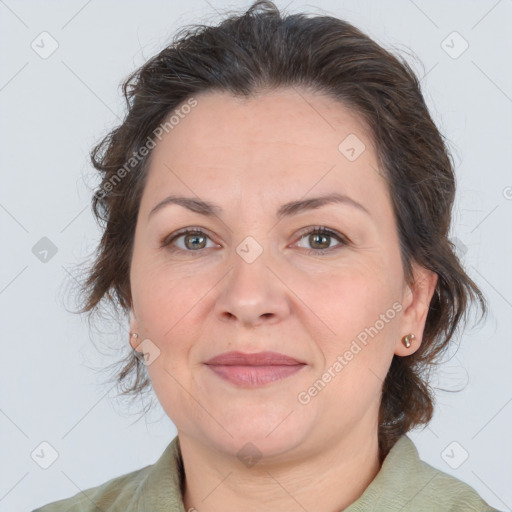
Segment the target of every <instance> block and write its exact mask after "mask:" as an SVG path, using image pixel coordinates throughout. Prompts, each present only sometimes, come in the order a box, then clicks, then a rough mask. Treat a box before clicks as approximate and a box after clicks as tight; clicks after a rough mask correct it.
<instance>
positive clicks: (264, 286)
mask: <svg viewBox="0 0 512 512" xmlns="http://www.w3.org/2000/svg"><path fill="white" fill-rule="evenodd" d="M195 99H196V100H197V105H196V106H194V107H193V108H191V109H190V112H189V113H188V114H186V115H184V116H183V118H182V119H181V120H180V122H179V124H177V125H175V126H174V128H173V129H172V130H170V131H169V132H168V133H167V134H165V135H164V137H163V138H162V139H161V140H160V141H159V142H158V143H157V145H156V147H155V148H154V150H153V153H152V157H151V164H150V168H149V171H148V179H147V185H146V187H145V190H144V194H143V197H142V201H141V205H140V210H139V215H138V220H137V226H136V233H135V243H134V252H133V259H132V263H131V269H130V281H131V290H132V297H133V308H132V311H131V331H132V332H138V333H139V336H140V337H139V340H146V341H144V342H143V344H142V345H140V346H138V347H137V348H138V350H141V349H142V350H144V351H145V352H148V353H149V355H148V356H147V357H148V359H147V364H148V372H149V375H150V378H151V381H152V385H153V388H154V390H155V393H156V395H157V397H158V399H159V401H160V403H161V404H162V406H163V408H164V410H165V411H166V413H167V414H168V416H169V417H170V419H171V420H172V421H173V422H174V424H175V425H176V427H177V429H178V432H179V433H180V436H188V437H189V438H193V439H194V440H195V441H196V442H200V443H202V444H203V445H207V446H213V447H214V448H216V449H217V450H220V451H222V452H224V453H229V454H233V455H234V454H237V453H238V452H239V450H241V449H242V453H243V450H249V451H250V450H255V451H256V452H257V453H259V452H261V453H262V454H263V455H268V456H272V455H274V456H279V455H280V454H283V453H285V452H287V454H286V456H287V457H288V458H291V457H293V456H295V455H298V454H304V453H308V452H309V453H310V454H311V453H315V452H318V450H320V449H322V447H325V449H328V447H329V446H332V444H333V442H343V441H346V442H347V445H349V446H353V447H354V448H355V447H357V440H363V439H368V436H374V437H373V439H376V435H377V425H378V409H379V402H380V394H381V388H382V383H383V379H384V377H385V375H386V373H387V371H388V368H389V365H390V363H391V360H392V357H393V354H397V355H399V356H406V355H409V354H411V353H413V352H414V350H415V349H417V348H418V345H419V343H420V342H421V334H422V331H423V327H424V322H425V318H426V313H427V310H428V303H429V301H430V298H431V295H432V293H433V291H434V286H435V278H436V276H435V274H431V273H427V271H426V270H425V269H422V268H418V267H414V268H415V271H416V275H417V278H418V282H419V283H420V284H419V286H418V289H417V290H416V291H414V292H413V290H412V289H411V288H409V287H408V286H407V285H406V283H405V282H404V273H403V268H402V264H401V259H400V252H399V240H398V235H397V228H396V224H395V220H394V216H393V211H392V204H391V199H390V196H389V193H388V188H387V185H386V182H385V181H384V179H383V177H382V175H381V173H380V172H379V171H378V164H377V159H376V154H375V151H374V149H373V147H372V144H371V141H370V138H369V136H368V135H367V133H366V132H365V131H364V128H363V125H362V124H360V122H359V121H358V119H357V117H356V116H355V115H353V114H351V113H350V111H349V110H348V109H346V108H345V107H344V106H343V105H342V104H340V103H338V102H336V101H335V100H333V99H330V98H328V97H326V96H322V95H313V94H312V93H310V92H306V91H301V92H299V90H297V89H292V88H290V89H281V90H279V91H274V92H271V93H265V94H262V95H260V96H258V97H256V98H252V99H249V100H247V99H240V98H235V97H233V96H231V95H229V94H227V93H206V94H202V95H199V96H196V97H195ZM333 194H337V195H338V198H341V200H339V201H325V202H324V203H321V202H320V201H317V200H315V198H320V197H325V196H332V195H333ZM171 195H172V196H182V197H185V198H188V199H189V200H194V201H196V203H195V207H194V205H192V206H191V208H193V209H194V211H193V210H192V209H191V208H187V207H186V206H185V205H184V204H185V203H181V204H177V203H175V202H168V203H167V204H166V205H165V206H162V207H160V208H158V209H157V210H155V211H154V212H153V213H151V212H152V210H153V209H154V208H155V206H156V205H158V204H159V203H160V202H162V201H164V200H165V199H166V198H168V197H169V196H171ZM201 202H206V203H208V205H209V206H210V207H211V208H213V209H214V210H213V213H208V212H209V210H210V209H209V208H206V206H204V205H203V206H200V203H201ZM295 203H297V204H295ZM287 204H291V206H287V207H284V205H287ZM185 228H186V229H188V230H190V231H192V234H189V235H187V234H180V235H178V236H175V234H176V233H177V232H178V231H180V230H183V229H185ZM317 228H325V229H326V230H328V231H327V233H325V232H324V233H315V229H317ZM197 231H199V233H197ZM194 232H195V233H194ZM165 241H166V242H168V245H163V243H164V242H165ZM409 332H413V333H414V334H415V335H416V339H415V340H414V341H413V345H412V347H411V348H410V349H406V348H405V347H404V346H403V345H402V343H401V341H400V340H401V338H402V337H403V336H404V335H406V334H408V333H409ZM132 346H133V347H135V343H134V342H133V341H132ZM232 351H237V352H242V353H246V354H254V353H259V352H267V351H271V352H275V353H279V354H283V355H285V356H288V357H289V358H292V359H294V360H296V361H298V362H299V363H301V364H295V365H294V366H285V365H282V364H277V363H279V361H277V360H272V359H271V360H268V361H266V363H267V364H266V365H264V366H263V367H262V366H260V367H259V368H258V367H255V366H250V365H251V364H255V363H254V361H252V362H249V363H248V364H249V366H245V367H243V366H244V365H242V367H241V366H240V361H237V360H232V361H231V363H233V362H238V363H239V364H238V365H236V366H235V367H233V366H231V367H229V366H228V364H227V362H226V361H221V363H224V364H220V365H217V366H215V365H211V364H205V363H206V362H207V361H209V360H210V359H211V358H213V357H215V356H218V355H220V354H224V353H227V352H232ZM288 362H290V361H288ZM292 362H293V361H292ZM246 364H247V362H246ZM271 379H276V380H271ZM248 442H250V443H252V445H247V446H246V447H245V448H243V447H244V446H245V445H246V443H248ZM253 445H254V446H253ZM248 446H250V447H251V448H248ZM254 447H256V448H254Z"/></svg>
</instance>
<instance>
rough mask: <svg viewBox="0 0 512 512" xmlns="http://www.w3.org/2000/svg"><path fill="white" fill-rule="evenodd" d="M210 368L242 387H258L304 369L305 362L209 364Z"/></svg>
mask: <svg viewBox="0 0 512 512" xmlns="http://www.w3.org/2000/svg"><path fill="white" fill-rule="evenodd" d="M207 366H208V368H210V370H212V371H213V372H214V373H216V374H217V375H218V376H219V377H221V378H222V379H224V380H227V381H229V382H231V383H232V384H236V385H237V386H241V387H248V388H252V387H258V386H264V385H265V384H269V383H270V382H276V381H279V380H282V379H285V378H286V377H289V376H290V375H293V374H294V373H297V372H298V371H299V370H300V369H302V368H303V367H304V366H305V365H304V364H294V365H275V366H274V365H272V366H231V365H229V366H227V365H225V366H223V365H207Z"/></svg>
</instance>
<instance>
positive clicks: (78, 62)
mask: <svg viewBox="0 0 512 512" xmlns="http://www.w3.org/2000/svg"><path fill="white" fill-rule="evenodd" d="M277 4H278V5H279V6H280V7H281V8H282V7H285V6H286V5H288V4H289V7H288V10H289V11H290V12H297V11H303V10H304V11H308V12H313V13H315V12H322V11H323V12H327V13H329V14H332V15H335V16H338V17H341V18H345V19H347V20H348V21H350V22H352V23H354V24H355V25H356V26H358V27H359V28H361V29H362V30H363V31H365V32H367V33H368V34H369V35H370V36H372V37H374V38H375V39H376V40H377V41H378V42H380V43H381V44H383V45H384V46H386V47H387V48H390V47H391V46H394V47H396V48H398V49H400V48H402V49H404V50H407V51H408V49H410V50H412V51H413V52H414V53H415V54H416V55H417V56H418V57H419V59H420V60H421V62H423V65H424V69H423V68H422V67H421V66H420V65H419V64H418V62H416V61H414V60H413V59H412V58H411V59H409V61H410V62H411V64H412V65H413V67H414V69H416V71H417V72H418V74H419V75H420V76H423V80H422V84H423V87H424V94H425V97H426V100H427V102H428V104H429V107H430V108H431V111H432V113H433V116H434V118H435V120H436V122H437V124H438V126H439V128H440V129H441V131H442V133H443V134H444V135H446V136H447V137H448V139H449V140H450V141H451V143H452V147H453V150H454V157H455V160H456V163H457V167H456V172H457V179H458V197H457V204H456V208H455V211H454V231H453V234H452V236H453V238H454V239H455V238H456V239H458V240H459V242H457V244H458V247H459V251H460V254H461V255H463V261H464V264H465V266H466V268H467V270H468V272H469V274H470V275H471V277H472V278H473V279H474V280H475V281H476V282H477V284H479V285H480V286H481V288H482V289H483V291H484V293H485V294H486V296H487V297H488V299H489V305H490V309H491V312H490V315H489V317H488V319H487V321H486V322H485V323H483V324H482V325H481V326H480V327H478V328H473V329H471V330H469V331H468V332H466V334H465V335H464V336H463V339H462V343H461V348H460V349H459V351H458V352H457V353H456V354H455V355H454V356H453V357H452V358H451V359H450V360H449V361H448V362H447V363H446V365H445V366H444V367H443V368H442V370H441V371H440V373H439V376H438V377H437V379H436V383H437V384H438V385H439V386H440V387H443V388H446V389H462V388H464V389H463V391H461V392H460V393H448V392H438V393H437V409H436V414H435V417H434V419H433V421H432V422H431V424H430V425H429V426H428V428H426V429H424V430H422V431H415V432H412V433H411V434H410V437H411V438H412V439H413V440H414V441H415V443H416V446H417V447H418V449H419V452H420V455H421V457H422V458H423V459H424V460H425V461H427V462H429V463H430V464H432V465H433V466H435V467H437V468H439V469H441V470H443V471H446V472H448V473H450V474H453V475H455V476H456V477H458V478H460V479H462V480H464V481H466V482H468V483H469V484H470V485H471V486H473V487H474V488H475V489H477V491H478V492H479V493H480V494H481V495H482V496H483V497H484V499H486V500H487V501H488V502H489V503H490V504H491V505H493V506H495V507H496V508H498V509H500V510H511V507H512V486H511V485H510V482H511V477H512V440H511V436H510V426H511V423H512V422H511V418H512V404H511V402H512V380H511V379H512V377H511V372H510V363H511V355H512V344H511V343H510V342H511V331H512V321H511V319H512V314H511V313H512V278H511V267H510V255H511V254H512V250H511V249H512V247H511V234H512V229H511V227H512V222H511V219H512V188H511V187H512V174H511V166H510V164H511V160H512V158H511V157H512V155H511V140H512V122H511V111H512V71H511V67H510V57H511V43H512V35H511V32H510V26H511V22H512V2H511V1H510V0H501V1H496V0H482V1H478V2H475V1H472V2H469V1H449V2H446V1H429V2H427V1H425V0H415V1H412V0H396V1H392V2H391V1H388V2H382V1H378V0H374V1H360V0H357V1H356V0H351V1H334V0H330V1H327V0H326V1H318V2H315V3H314V5H312V4H306V3H303V2H301V1H300V0H294V1H292V2H291V3H290V2H289V1H288V0H287V1H284V2H281V1H278V2H277ZM248 5H249V2H242V1H239V2H231V3H227V2H225V1H223V0H216V1H214V0H208V1H207V0H193V1H192V0H191V1H189V2H187V3H185V2H183V1H181V0H180V1H174V2H170V1H157V0H152V1H145V2H142V1H141V2H133V1H125V2H121V1H118V2H113V1H109V2H100V1H98V0H92V1H88V2H87V1H67V2H64V1H62V2H57V1H47V2H35V1H25V2H22V1H14V0H2V1H0V34H1V36H0V37H1V48H2V52H1V56H0V109H1V117H0V123H1V124H0V135H1V139H0V140H1V148H2V150H1V153H0V157H1V172H2V179H1V183H2V186H1V188H0V222H1V230H2V231H1V234H2V248H3V250H2V251H1V266H0V312H1V320H2V321H1V326H2V335H1V342H2V345H3V350H2V357H1V359H0V365H1V371H0V385H1V395H0V440H1V441H0V442H1V461H2V464H1V466H0V510H5V511H7V510H9V511H14V510H20V511H21V510H31V509H32V508H35V507H36V506H40V505H43V504H45V503H48V502H50V501H54V500H57V499H61V498H64V497H68V496H71V495H74V494H76V493H77V492H79V491H80V490H83V489H86V488H88V487H91V486H95V485H99V484H101V483H103V482H105V481H106V480H108V479H110V478H113V477H116V476H119V475H121V474H124V473H127V472H129V471H133V470H135V469H138V468H140V467H142V466H144V465H147V464H152V463H153V462H154V461H155V460H156V459H157V458H158V457H159V456H160V454H161V453H162V451H163V450H164V448H165V447H166V446H167V444H168V443H169V441H170V440H171V439H172V437H173V436H174V435H175V433H176V430H175V427H174V425H173V424H172V423H171V421H170V420H169V419H168V418H167V416H166V415H165V413H164V412H163V410H162V409H161V408H160V406H159V404H158V407H157V409H155V411H154V412H153V413H152V414H150V415H149V416H148V417H147V418H146V420H141V421H139V422H138V423H133V422H134V420H135V418H136V416H129V415H126V414H124V409H122V408H121V407H120V404H118V403H117V402H115V401H113V400H111V399H110V397H111V396H112V395H113V391H110V388H109V387H107V386H105V385H104V384H102V379H103V380H104V377H102V375H101V374H99V373H98V372H95V371H94V369H93V368H94V367H95V366H98V365H100V366H101V364H103V363H105V364H107V363H111V362H113V361H114V360H115V358H114V357H113V356H112V355H110V356H109V355H108V354H107V353H106V349H105V348H104V349H102V351H103V352H104V353H105V354H101V353H99V352H98V351H97V350H96V348H95V346H94V345H93V342H92V341H91V337H92V338H93V340H94V342H95V343H96V345H97V346H98V347H101V346H102V343H103V344H104V343H107V344H108V345H110V346H115V344H118V345H119V346H121V347H123V349H124V348H126V347H127V346H128V337H127V336H126V335H125V334H124V332H123V333H118V334H116V333H115V332H114V331H113V327H112V325H108V326H106V327H105V329H104V330H105V331H109V332H105V333H96V332H92V333H91V334H89V330H88V325H87V323H86V321H85V319H80V317H78V316H77V315H72V314H71V313H69V312H67V311H66V306H65V304H68V302H66V301H68V295H69V284H68V281H72V280H73V277H74V272H75V271H76V264H77V263H79V262H80V261H82V260H83V259H84V258H85V256H86V255H87V254H89V253H90V252H91V251H92V250H93V248H94V246H95V244H96V242H97V241H98V238H99V235H100V233H99V230H98V228H97V227H96V224H95V223H94V220H93V217H92V214H91V211H90V208H89V201H90V191H89V189H88V188H87V186H86V184H89V185H91V186H92V185H94V184H95V183H97V178H96V177H95V175H94V172H93V171H92V170H91V167H90V165H89V162H88V151H89V150H90V148H91V146H92V145H93V144H94V143H95V142H97V141H98V140H99V139H100V137H101V136H102V135H104V134H105V133H106V131H107V130H108V129H110V128H112V127H113V126H114V124H116V123H117V122H118V118H119V117H121V116H122V113H123V100H122V98H121V96H120V91H119V89H118V85H119V83H120V82H121V80H122V79H123V78H124V77H125V76H127V74H128V73H129V72H131V71H132V70H133V69H135V68H136V67H138V66H139V65H141V64H142V63H143V62H144V61H145V60H146V59H147V58H148V57H150V56H151V55H153V54H154V53H156V52H157V51H158V50H159V49H161V48H162V47H163V45H164V44H165V43H166V42H167V41H168V40H169V38H170V36H171V35H172V34H173V33H174V31H175V30H176V29H177V28H178V27H180V26H182V25H183V24H186V23H189V22H206V23H214V22H215V21H216V20H217V19H218V15H217V14H216V13H215V10H216V9H217V10H219V11H221V12H222V11H223V10H224V9H225V8H227V7H228V8H242V7H247V6H248ZM43 31H47V32H49V33H50V34H51V36H52V37H53V38H54V39H55V40H56V41H57V42H58V45H59V46H58V48H57V50H56V51H55V52H54V53H53V54H52V55H51V56H49V57H48V58H46V59H43V58H41V57H40V55H39V54H38V53H36V52H35V51H34V50H33V49H32V48H31V43H32V41H34V40H35V43H34V44H39V46H40V47H41V46H42V45H43V43H41V38H40V37H39V34H40V33H41V32H43ZM453 31H457V32H458V33H459V34H460V35H461V36H462V37H463V38H464V40H466V41H467V43H468V44H469V47H468V49H467V50H466V51H465V52H464V53H462V54H461V55H460V56H458V58H452V57H453V55H454V54H455V53H458V52H459V51H460V50H461V49H462V48H463V47H462V46H461V45H462V44H464V43H463V41H462V39H460V38H458V36H453V35H452V36H450V34H452V32H453ZM448 36H450V37H449V38H448V39H447V37H448ZM41 37H47V36H41ZM454 37H455V39H454ZM45 41H46V42H45V43H44V45H45V48H46V49H48V48H49V47H50V46H49V39H47V40H45ZM443 41H445V43H443ZM449 47H452V48H449ZM445 50H448V51H449V52H451V53H452V56H450V55H449V54H448V53H447V52H446V51H445ZM41 51H42V50H41ZM424 75H425V76H424ZM43 237H47V238H49V239H50V240H51V241H52V242H53V244H55V246H56V247H57V253H56V254H55V255H54V256H53V257H52V258H50V259H49V260H48V261H47V262H46V263H45V262H42V261H40V259H38V258H37V257H36V256H35V255H34V253H33V252H32V248H33V247H34V246H35V245H36V244H37V243H38V242H39V241H40V239H41V238H43ZM135 412H136V411H135V410H133V413H135ZM123 414H124V415H123ZM43 441H46V442H48V443H50V445H51V446H53V447H54V449H55V450H56V451H57V452H58V458H57V460H56V461H55V462H54V463H53V464H52V465H51V466H50V467H49V468H48V469H42V468H41V467H40V466H39V465H38V464H36V462H34V460H33V459H32V458H31V453H32V452H33V451H34V450H35V449H36V448H38V447H39V445H40V443H41V442H43ZM454 441H455V442H456V443H458V444H456V445H451V446H450V444H451V443H453V442H454ZM447 447H449V448H448V450H446V448H447ZM39 450H40V448H39ZM463 450H465V451H466V452H467V453H468V454H469V457H468V458H467V460H465V461H464V462H463V463H462V464H460V462H461V461H462V459H463V456H464V453H465V452H464V451H463ZM43 451H44V450H43ZM45 453H46V454H48V453H49V452H48V450H46V452H45ZM443 454H444V455H443ZM447 461H448V462H449V463H450V464H451V465H450V464H448V462H447ZM458 464H460V465H459V466H458V467H455V466H457V465H458Z"/></svg>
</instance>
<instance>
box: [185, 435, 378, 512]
mask: <svg viewBox="0 0 512 512" xmlns="http://www.w3.org/2000/svg"><path fill="white" fill-rule="evenodd" d="M179 440H180V448H181V453H182V457H183V465H184V469H185V474H186V479H185V486H184V493H183V501H184V505H185V509H186V510H187V511H188V510H192V511H194V510H197V511H199V512H218V511H219V510H222V511H223V512H235V511H239V510H251V511H254V512H260V511H261V512H263V511H265V512H267V511H268V510H269V509H270V510H274V511H289V510H290V509H297V510H300V509H302V510H315V511H318V512H339V511H340V510H343V509H345V508H346V507H348V506H349V505H350V504H352V503H353V502H354V501H356V500H357V499H358V498H359V497H360V496H361V494H362V493H363V492H364V490H365V489H366V488H367V487H368V485H369V484H370V482H371V481H372V480H373V479H374V478H375V476H376V475H377V473H378V472H379V469H380V463H379V449H378V438H377V432H375V433H374V434H373V435H371V436H370V437H369V436H368V435H366V436H364V435H361V434H360V433H356V434H355V435H352V436H350V438H347V437H345V438H344V439H337V440H336V441H337V442H334V443H330V444H326V445H325V449H324V450H321V449H320V450H312V452H311V453H308V454H306V455H305V456H302V455H301V456H300V458H299V457H298V458H297V460H295V461H293V462H291V456H290V455H289V454H286V455H284V456H282V457H281V458H279V457H276V458H274V459H273V460H264V459H261V460H260V461H258V463H257V464H255V465H253V466H251V467H245V466H244V465H243V464H242V463H241V462H240V460H238V458H237V457H236V456H231V455H226V454H225V453H222V452H219V451H218V450H215V449H212V448H211V447H209V446H205V445H203V444H201V443H198V442H197V441H196V440H195V439H193V438H191V437H188V436H186V435H184V434H183V433H179Z"/></svg>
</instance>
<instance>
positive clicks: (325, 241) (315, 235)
mask: <svg viewBox="0 0 512 512" xmlns="http://www.w3.org/2000/svg"><path fill="white" fill-rule="evenodd" d="M303 239H306V240H307V243H308V244H309V246H310V248H309V251H308V252H310V253H312V254H323V253H326V252H330V251H331V250H335V249H339V248H340V247H343V246H344V245H347V244H348V241H347V239H346V238H345V237H344V236H342V235H340V234H339V233H337V232H335V231H331V230H330V229H327V228H324V227H323V226H318V227H316V228H314V229H310V230H309V231H306V232H305V233H303V234H302V235H301V237H300V240H303ZM333 240H337V241H338V242H340V243H339V244H337V245H335V246H331V243H332V241H333Z"/></svg>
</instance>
